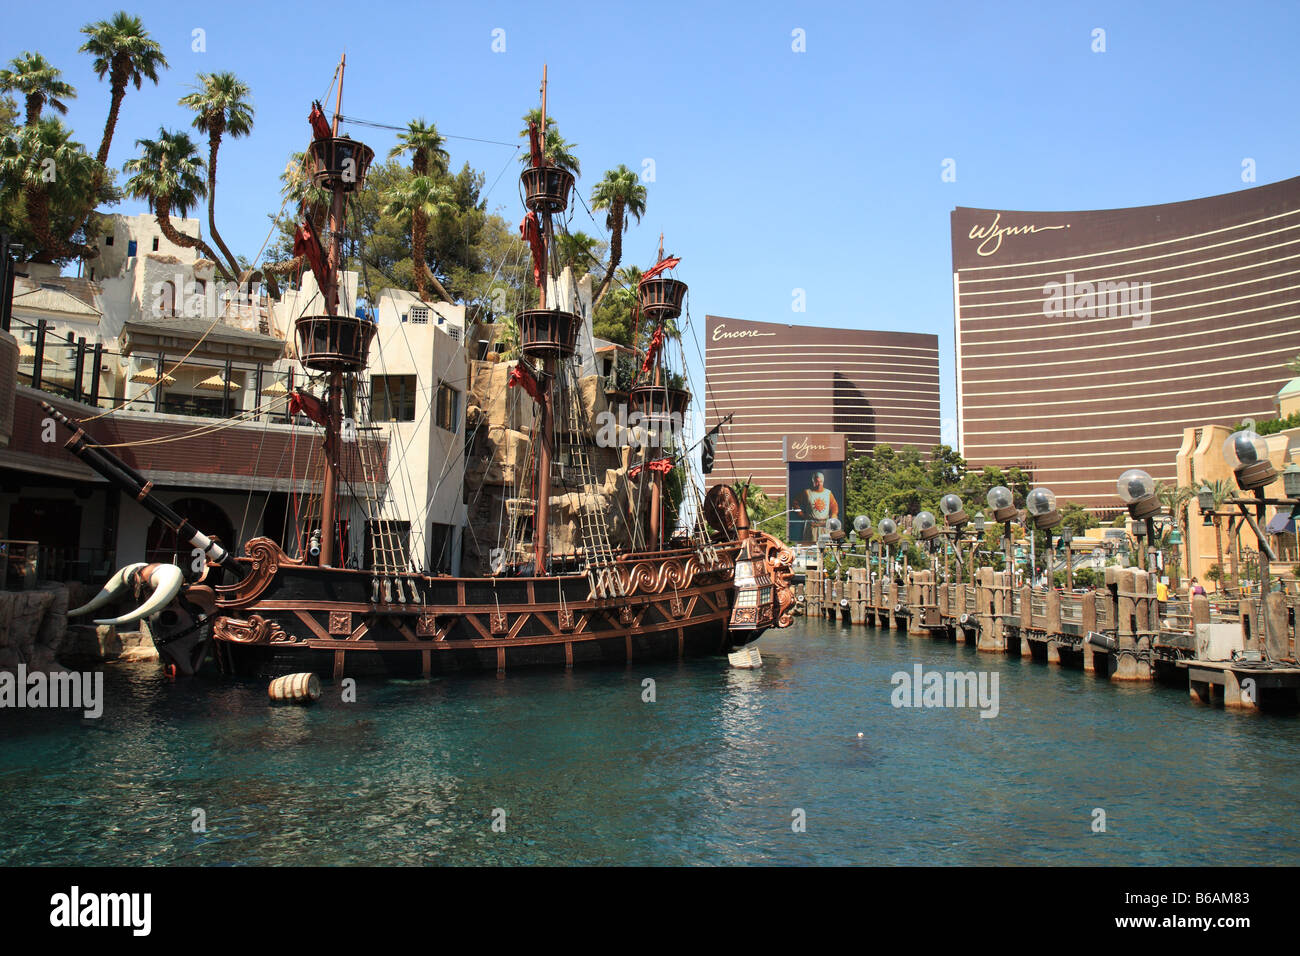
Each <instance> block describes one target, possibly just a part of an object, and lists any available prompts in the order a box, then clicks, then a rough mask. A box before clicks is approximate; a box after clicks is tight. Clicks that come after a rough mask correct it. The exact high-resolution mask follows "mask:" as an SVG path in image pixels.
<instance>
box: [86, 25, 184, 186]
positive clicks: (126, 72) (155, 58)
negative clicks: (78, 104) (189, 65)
mask: <svg viewBox="0 0 1300 956" xmlns="http://www.w3.org/2000/svg"><path fill="white" fill-rule="evenodd" d="M81 32H82V33H84V34H86V42H85V43H83V44H82V45H81V51H80V52H82V53H89V54H90V55H91V56H93V57H94V58H95V61H94V64H93V66H94V70H95V73H96V75H98V77H99V78H100V79H101V80H102V79H104V77H108V83H109V105H108V120H107V121H106V122H105V123H104V136H103V139H102V140H101V141H100V144H99V153H98V154H97V156H96V158H97V159H98V160H99V161H100V162H101V163H103V164H104V165H105V166H107V165H108V150H109V147H110V146H112V144H113V132H114V130H116V128H117V115H118V111H119V110H120V109H121V107H122V100H123V99H124V98H125V97H126V85H127V84H128V83H133V84H135V88H136V89H137V90H138V89H140V88H141V86H142V85H143V84H144V81H145V80H151V81H152V82H153V83H154V84H155V85H156V84H157V83H158V70H159V69H160V68H161V69H166V68H167V58H166V57H165V56H163V52H162V47H161V46H159V45H158V43H157V41H155V40H153V39H151V38H150V36H149V33H148V31H146V30H145V28H144V23H143V22H142V21H141V20H140V18H139V17H132V16H128V15H127V14H126V12H125V11H119V12H117V13H116V14H114V15H113V19H111V20H100V21H99V22H98V23H89V24H87V25H86V26H84V27H82V28H81Z"/></svg>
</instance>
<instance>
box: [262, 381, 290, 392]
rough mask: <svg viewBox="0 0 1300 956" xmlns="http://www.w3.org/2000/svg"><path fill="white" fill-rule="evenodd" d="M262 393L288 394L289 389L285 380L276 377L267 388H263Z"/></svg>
mask: <svg viewBox="0 0 1300 956" xmlns="http://www.w3.org/2000/svg"><path fill="white" fill-rule="evenodd" d="M262 394H263V395H288V394H289V390H288V389H287V388H285V387H284V382H281V381H280V380H279V379H276V380H275V381H274V382H272V383H271V384H270V385H268V386H267V387H266V388H264V389H262Z"/></svg>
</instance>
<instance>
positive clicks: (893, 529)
mask: <svg viewBox="0 0 1300 956" xmlns="http://www.w3.org/2000/svg"><path fill="white" fill-rule="evenodd" d="M876 531H877V533H878V534H879V535H880V543H881V545H883V546H884V549H885V570H884V571H883V572H881V577H884V576H885V574H888V575H889V580H891V581H892V580H893V579H894V561H893V556H892V553H891V552H892V550H893V547H894V545H896V544H897V543H898V539H899V538H901V537H902V535H901V534H899V533H898V524H897V523H896V522H895V521H894V519H893V518H881V519H880V523H879V524H877V525H876Z"/></svg>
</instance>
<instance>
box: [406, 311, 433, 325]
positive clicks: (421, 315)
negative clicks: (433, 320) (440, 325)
mask: <svg viewBox="0 0 1300 956" xmlns="http://www.w3.org/2000/svg"><path fill="white" fill-rule="evenodd" d="M407 315H408V316H410V320H411V324H412V325H428V324H429V310H428V309H427V308H424V307H423V306H417V307H415V308H413V309H411V311H410V312H408V313H407Z"/></svg>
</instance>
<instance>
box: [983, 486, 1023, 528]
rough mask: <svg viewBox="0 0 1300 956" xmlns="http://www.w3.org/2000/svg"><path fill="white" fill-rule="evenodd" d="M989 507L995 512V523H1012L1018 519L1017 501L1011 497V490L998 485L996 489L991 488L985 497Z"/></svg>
mask: <svg viewBox="0 0 1300 956" xmlns="http://www.w3.org/2000/svg"><path fill="white" fill-rule="evenodd" d="M985 501H987V502H988V506H989V508H990V509H992V511H993V520H994V521H1003V522H1006V521H1011V520H1013V519H1014V518H1015V517H1016V500H1015V498H1014V497H1012V495H1011V489H1010V488H1005V487H1003V486H1002V485H998V486H997V487H996V488H990V489H989V493H988V495H987V496H986V497H985Z"/></svg>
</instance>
